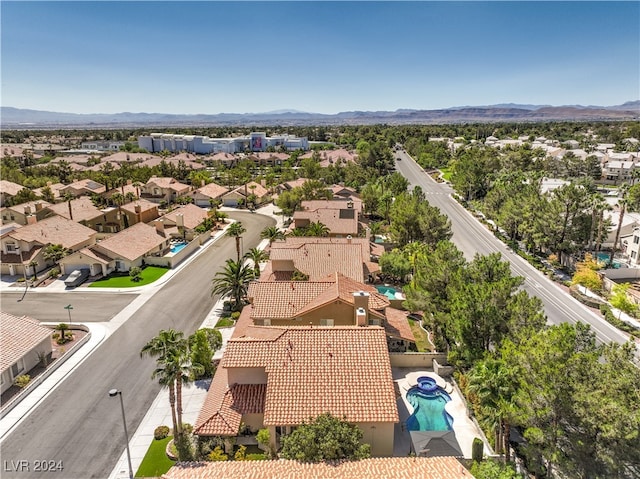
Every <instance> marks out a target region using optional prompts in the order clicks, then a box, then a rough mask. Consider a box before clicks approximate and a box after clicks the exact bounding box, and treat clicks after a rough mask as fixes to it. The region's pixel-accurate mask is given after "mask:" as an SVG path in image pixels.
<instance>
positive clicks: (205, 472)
mask: <svg viewBox="0 0 640 479" xmlns="http://www.w3.org/2000/svg"><path fill="white" fill-rule="evenodd" d="M275 478H277V479H417V478H420V479H473V476H472V475H471V473H470V472H469V471H467V470H466V469H465V468H464V466H463V465H462V464H461V463H460V462H458V460H457V459H455V458H453V457H379V458H369V459H363V460H361V461H345V462H320V463H309V462H297V461H289V460H284V459H280V460H277V461H223V462H197V463H181V464H177V465H175V466H173V467H172V468H171V469H169V471H168V472H167V473H165V474H164V475H163V476H162V479H275Z"/></svg>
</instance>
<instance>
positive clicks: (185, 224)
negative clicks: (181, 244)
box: [157, 204, 209, 241]
mask: <svg viewBox="0 0 640 479" xmlns="http://www.w3.org/2000/svg"><path fill="white" fill-rule="evenodd" d="M208 216H209V213H208V212H207V210H204V209H202V208H200V207H199V206H196V205H193V204H188V205H183V206H180V207H179V208H176V209H175V210H173V211H171V212H170V213H167V214H166V215H164V216H162V217H161V218H160V219H159V220H157V221H162V222H163V223H164V225H163V226H164V231H165V233H166V234H168V235H169V236H171V237H174V238H182V239H186V240H188V241H191V240H192V239H193V238H194V237H195V236H196V235H197V233H196V231H195V229H196V227H198V226H199V225H200V224H202V222H203V221H204V220H205V219H207V217H208Z"/></svg>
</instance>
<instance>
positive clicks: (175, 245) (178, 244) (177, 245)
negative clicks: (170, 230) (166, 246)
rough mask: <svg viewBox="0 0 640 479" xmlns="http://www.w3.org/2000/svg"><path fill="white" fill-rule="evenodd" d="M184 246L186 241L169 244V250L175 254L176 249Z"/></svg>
mask: <svg viewBox="0 0 640 479" xmlns="http://www.w3.org/2000/svg"><path fill="white" fill-rule="evenodd" d="M185 246H187V243H174V244H172V245H171V252H172V253H173V254H175V253H177V252H178V251H180V250H182V248H184V247H185Z"/></svg>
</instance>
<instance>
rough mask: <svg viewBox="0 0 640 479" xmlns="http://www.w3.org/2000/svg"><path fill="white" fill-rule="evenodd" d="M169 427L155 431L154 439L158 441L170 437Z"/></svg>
mask: <svg viewBox="0 0 640 479" xmlns="http://www.w3.org/2000/svg"><path fill="white" fill-rule="evenodd" d="M169 431H170V429H169V426H158V427H157V428H155V430H154V431H153V438H154V439H155V440H156V441H159V440H161V439H164V438H166V437H167V436H168V435H169Z"/></svg>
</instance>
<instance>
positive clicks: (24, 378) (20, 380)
mask: <svg viewBox="0 0 640 479" xmlns="http://www.w3.org/2000/svg"><path fill="white" fill-rule="evenodd" d="M30 381H31V376H29V375H28V374H21V375H20V376H18V377H17V378H16V379H15V385H16V386H18V387H19V388H23V387H25V386H26V385H27V384H29V382H30Z"/></svg>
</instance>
